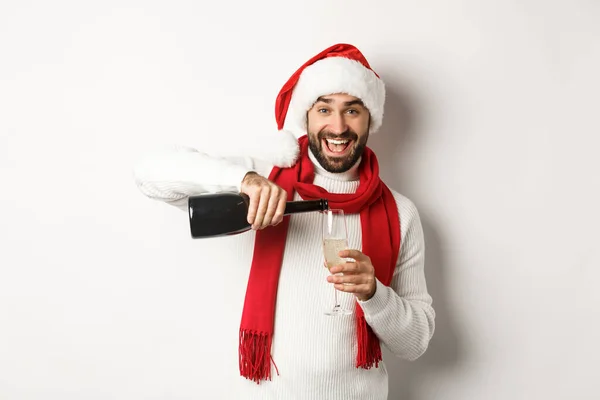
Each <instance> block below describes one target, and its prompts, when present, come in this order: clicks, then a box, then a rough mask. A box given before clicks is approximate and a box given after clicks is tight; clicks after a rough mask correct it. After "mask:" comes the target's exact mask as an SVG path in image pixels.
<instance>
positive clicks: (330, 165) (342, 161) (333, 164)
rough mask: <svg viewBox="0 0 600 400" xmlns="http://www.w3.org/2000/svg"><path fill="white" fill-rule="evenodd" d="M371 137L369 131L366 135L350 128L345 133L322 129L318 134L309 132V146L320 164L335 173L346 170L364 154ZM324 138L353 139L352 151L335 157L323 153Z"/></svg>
mask: <svg viewBox="0 0 600 400" xmlns="http://www.w3.org/2000/svg"><path fill="white" fill-rule="evenodd" d="M368 138H369V132H367V133H366V134H365V135H363V136H361V137H360V139H359V136H358V135H357V134H356V133H355V132H353V131H352V130H350V129H348V130H346V131H345V132H344V133H341V134H339V135H336V134H334V133H331V132H329V131H327V130H322V131H320V132H319V133H317V134H311V133H309V134H308V147H309V148H310V151H311V152H312V153H313V155H314V156H315V158H316V159H317V161H319V164H321V166H322V167H323V168H324V169H325V170H326V171H328V172H333V173H341V172H346V171H348V170H349V169H350V168H352V166H354V164H356V162H357V161H358V159H359V158H360V156H362V154H363V152H364V151H365V147H366V146H367V139H368ZM323 139H340V140H345V139H348V140H352V141H353V144H352V145H351V146H352V148H351V149H350V152H349V153H348V154H347V155H346V156H345V157H339V158H333V157H328V156H326V155H325V154H324V153H323Z"/></svg>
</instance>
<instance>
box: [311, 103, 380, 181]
mask: <svg viewBox="0 0 600 400" xmlns="http://www.w3.org/2000/svg"><path fill="white" fill-rule="evenodd" d="M307 122H308V123H307V126H308V129H307V130H308V142H309V147H310V150H311V151H312V153H313V154H314V155H315V157H316V158H317V160H318V161H319V163H320V164H321V165H322V166H323V168H325V170H327V171H329V172H334V173H339V172H345V171H347V170H349V169H350V168H351V167H352V166H353V165H354V164H355V163H356V161H358V159H359V158H360V156H361V155H362V153H363V151H364V149H365V146H366V145H367V139H368V138H369V123H370V114H369V110H367V109H366V108H365V106H364V105H363V103H362V101H360V100H359V99H357V98H356V97H354V96H349V95H347V94H332V95H327V96H321V97H319V98H318V99H317V101H316V103H315V104H314V105H313V107H312V108H311V109H310V110H308V113H307Z"/></svg>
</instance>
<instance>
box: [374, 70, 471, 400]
mask: <svg viewBox="0 0 600 400" xmlns="http://www.w3.org/2000/svg"><path fill="white" fill-rule="evenodd" d="M386 90H387V96H386V106H385V117H384V124H383V127H382V129H381V132H379V133H377V134H376V135H373V136H372V137H371V138H370V139H369V147H371V148H372V149H373V150H374V151H375V153H376V154H377V158H378V160H379V164H380V168H381V176H382V179H384V181H385V182H386V183H387V184H388V185H389V186H390V187H391V188H393V189H395V190H396V191H398V192H400V193H402V194H404V195H406V196H407V197H409V198H411V195H410V193H411V187H410V185H408V184H407V182H410V181H411V180H410V179H408V176H409V175H410V173H411V171H410V168H406V167H407V165H406V164H402V162H401V161H402V157H403V155H406V154H410V152H417V153H418V152H419V151H422V149H419V147H418V142H419V140H418V132H419V121H420V120H422V118H423V116H422V115H420V114H419V110H420V109H421V108H419V107H418V101H417V96H414V95H413V94H411V93H410V91H409V90H408V89H406V88H405V87H403V85H402V84H400V83H397V82H392V81H389V80H388V81H387V82H386ZM399 161H400V163H399ZM400 165H404V168H401V167H400ZM411 200H413V201H415V200H414V199H412V198H411ZM415 204H416V206H417V209H418V210H419V214H420V217H421V222H422V224H423V230H424V234H425V248H426V250H425V276H426V280H427V288H428V291H429V293H430V294H431V296H432V297H433V307H434V309H435V312H436V320H435V323H436V327H435V333H434V335H433V338H432V339H431V342H430V344H429V348H428V350H427V352H426V353H425V354H424V355H423V356H421V358H419V359H418V360H416V361H414V362H408V361H404V360H401V359H399V358H397V357H396V356H394V355H393V354H392V353H391V352H389V351H387V349H385V348H384V349H383V352H384V360H385V363H386V367H387V369H388V373H389V396H388V398H389V399H390V400H426V399H424V398H422V397H418V394H417V393H416V390H415V389H416V387H415V383H416V382H418V384H419V386H421V385H426V386H429V387H430V390H428V393H432V392H434V393H436V392H437V390H438V388H437V387H432V386H439V384H440V382H439V380H438V379H437V377H438V376H439V375H440V374H442V373H444V372H446V373H447V372H448V370H453V369H457V368H459V364H460V362H461V360H464V359H465V357H466V355H465V352H464V348H462V347H461V340H460V338H461V336H460V334H459V331H458V330H457V328H456V326H455V325H454V321H453V318H452V310H450V309H449V307H448V302H447V294H446V284H445V283H446V279H445V278H446V276H447V275H446V274H447V273H448V271H447V270H445V268H446V262H445V258H444V248H445V246H444V243H443V240H444V239H443V237H441V236H440V235H439V233H438V229H436V223H435V221H434V220H433V219H432V218H431V217H430V216H429V215H428V213H427V212H426V210H424V209H423V208H422V207H419V204H418V201H415ZM434 396H435V398H438V396H437V393H436V394H435V395H434Z"/></svg>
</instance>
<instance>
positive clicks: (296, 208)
mask: <svg viewBox="0 0 600 400" xmlns="http://www.w3.org/2000/svg"><path fill="white" fill-rule="evenodd" d="M249 204H250V199H249V197H248V196H247V195H246V194H244V193H230V192H225V193H210V194H201V195H197V196H190V197H189V198H188V212H189V222H190V231H191V234H192V238H193V239H198V238H209V237H216V236H226V235H235V234H238V233H242V232H246V231H248V230H250V229H251V228H252V226H251V225H250V224H249V223H248V206H249ZM328 208H329V205H328V203H327V200H325V199H321V200H301V201H288V202H287V203H286V206H285V212H284V215H290V214H296V213H303V212H310V211H325V210H327V209H328Z"/></svg>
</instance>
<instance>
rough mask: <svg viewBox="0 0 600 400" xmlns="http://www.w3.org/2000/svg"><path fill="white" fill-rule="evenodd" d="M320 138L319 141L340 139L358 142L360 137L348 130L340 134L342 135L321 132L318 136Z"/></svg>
mask: <svg viewBox="0 0 600 400" xmlns="http://www.w3.org/2000/svg"><path fill="white" fill-rule="evenodd" d="M318 138H319V140H322V139H339V140H346V139H348V140H354V141H358V135H357V134H356V133H355V132H353V131H352V130H350V129H347V130H346V131H344V132H342V133H340V134H336V133H333V132H330V131H327V130H322V131H321V132H319V134H318Z"/></svg>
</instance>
